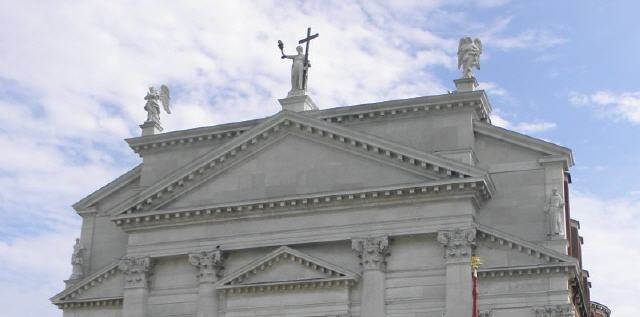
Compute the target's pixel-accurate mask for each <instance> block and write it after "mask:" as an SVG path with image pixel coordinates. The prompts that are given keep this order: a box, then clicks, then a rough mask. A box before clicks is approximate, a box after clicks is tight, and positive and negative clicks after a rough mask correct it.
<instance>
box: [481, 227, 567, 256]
mask: <svg viewBox="0 0 640 317" xmlns="http://www.w3.org/2000/svg"><path fill="white" fill-rule="evenodd" d="M477 228H478V238H479V240H481V241H485V242H488V243H493V244H495V245H499V246H503V247H505V248H508V249H513V250H517V251H520V252H522V253H525V254H527V255H530V256H534V257H537V258H540V259H544V260H545V261H546V262H549V263H571V264H574V265H575V264H577V260H576V259H575V258H573V257H570V256H568V255H565V254H562V253H560V252H557V251H554V250H551V249H548V248H545V247H543V246H541V245H538V244H535V243H531V242H527V241H524V240H522V239H520V238H518V237H515V236H512V235H510V234H508V233H505V232H501V231H499V230H497V229H495V228H491V227H488V226H485V225H481V224H478V225H477Z"/></svg>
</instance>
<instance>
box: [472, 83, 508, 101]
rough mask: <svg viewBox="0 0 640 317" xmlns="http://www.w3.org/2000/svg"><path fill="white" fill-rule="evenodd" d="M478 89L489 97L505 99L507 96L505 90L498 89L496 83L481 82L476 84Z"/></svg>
mask: <svg viewBox="0 0 640 317" xmlns="http://www.w3.org/2000/svg"><path fill="white" fill-rule="evenodd" d="M478 89H484V90H486V91H487V94H489V95H491V96H500V97H505V96H508V95H509V92H507V90H506V89H504V88H502V87H500V86H499V85H498V84H497V83H494V82H489V81H481V82H479V83H478Z"/></svg>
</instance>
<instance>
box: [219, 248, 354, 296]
mask: <svg viewBox="0 0 640 317" xmlns="http://www.w3.org/2000/svg"><path fill="white" fill-rule="evenodd" d="M284 261H290V262H293V263H295V264H296V265H299V266H302V267H305V268H307V269H310V270H314V271H317V272H318V273H320V274H321V275H322V277H318V278H311V279H299V280H284V281H266V282H259V283H254V282H247V280H248V279H250V278H251V277H252V276H254V275H259V274H261V272H263V271H265V270H268V269H269V268H271V267H272V266H275V265H278V264H279V263H282V262H284ZM359 279H360V275H359V274H357V273H354V272H351V271H349V270H347V269H344V268H341V267H339V266H337V265H334V264H331V263H328V262H326V261H324V260H321V259H319V258H316V257H314V256H311V255H309V254H306V253H303V252H300V251H298V250H295V249H292V248H290V247H287V246H283V247H280V248H278V249H276V250H275V251H273V252H271V253H269V254H267V255H266V256H264V257H261V258H259V259H257V260H254V261H252V262H251V263H249V264H247V265H245V266H243V267H242V268H240V269H238V270H237V271H236V272H233V273H231V274H229V275H228V276H226V277H225V278H223V279H221V280H220V281H219V282H218V283H217V284H216V285H217V287H216V288H217V289H218V290H222V291H223V292H229V293H245V292H269V291H292V290H299V289H316V288H327V287H339V286H343V287H349V286H352V285H354V284H355V283H357V281H358V280H359Z"/></svg>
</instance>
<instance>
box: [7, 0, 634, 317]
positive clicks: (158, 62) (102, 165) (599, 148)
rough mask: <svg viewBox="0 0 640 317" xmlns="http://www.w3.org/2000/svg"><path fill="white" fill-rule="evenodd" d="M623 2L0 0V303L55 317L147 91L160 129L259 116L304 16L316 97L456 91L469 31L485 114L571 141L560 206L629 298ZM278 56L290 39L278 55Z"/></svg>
mask: <svg viewBox="0 0 640 317" xmlns="http://www.w3.org/2000/svg"><path fill="white" fill-rule="evenodd" d="M638 10H640V2H636V1H618V0H609V1H595V0H581V1H578V0H567V1H543V0H541V1H509V0H476V1H461V0H447V1H445V0H442V1H440V0H432V1H426V0H422V1H411V0H402V1H391V2H389V1H378V0H367V1H251V2H249V1H119V0H113V1H81V2H80V1H29V0H23V1H10V0H0V148H2V149H4V150H3V151H2V154H1V155H0V306H1V307H3V313H2V315H3V316H7V317H14V316H15V317H17V316H20V317H24V316H27V317H28V316H61V315H62V314H61V311H60V310H58V309H57V308H55V306H53V305H51V304H50V303H49V301H48V298H50V297H51V296H52V295H54V294H56V293H57V292H59V291H60V290H62V288H63V283H62V280H64V279H66V278H68V276H69V274H70V272H71V265H70V256H71V251H72V246H73V243H74V238H75V237H76V236H78V235H79V228H80V222H81V221H80V217H79V216H77V215H76V214H75V212H74V211H73V209H72V208H71V205H72V204H73V203H74V202H76V201H78V200H80V199H81V198H83V197H84V196H86V195H88V194H89V193H91V192H93V191H94V190H96V189H98V188H100V187H101V186H103V185H104V184H106V183H107V182H109V181H111V180H112V179H114V178H115V177H117V176H118V175H120V174H122V173H124V172H125V171H127V170H128V169H130V168H132V167H133V166H135V165H137V164H138V163H139V162H140V158H139V157H138V156H137V155H135V154H134V153H133V151H132V150H131V149H130V148H129V147H128V146H127V145H126V143H125V142H124V141H123V139H125V138H128V137H134V136H138V135H139V134H140V129H139V127H138V125H139V124H141V123H142V122H143V121H144V119H145V118H146V113H145V111H144V110H143V106H144V100H143V98H144V95H145V93H146V90H147V87H148V86H150V85H156V86H158V85H160V84H163V83H166V84H168V85H169V87H170V88H171V91H172V102H173V113H172V114H171V115H166V114H162V122H163V126H164V128H165V131H174V130H180V129H186V128H192V127H198V126H208V125H215V124H220V123H226V122H233V121H240V120H248V119H253V118H261V117H266V116H269V115H272V114H275V113H276V112H277V111H278V110H279V107H280V106H279V105H278V103H277V100H276V99H277V98H282V97H284V96H285V95H286V93H287V91H288V90H289V85H290V83H289V72H290V67H291V65H290V61H282V60H281V59H280V58H279V50H278V48H277V46H276V43H277V40H279V39H280V40H282V41H283V42H284V44H285V50H286V52H287V53H289V52H291V53H292V52H293V51H294V49H295V45H294V44H295V43H296V42H297V40H299V39H300V38H302V37H304V35H305V32H306V28H307V27H308V26H311V27H312V29H313V31H314V32H319V33H320V37H319V38H318V39H315V40H313V42H312V43H311V50H310V59H311V61H312V65H313V67H312V69H311V71H310V74H309V76H310V77H309V89H310V93H309V94H310V95H311V96H312V97H313V99H314V100H315V101H316V103H317V104H318V106H319V107H320V108H331V107H336V106H346V105H352V104H359V103H367V102H376V101H380V100H388V99H399V98H408V97H416V96H424V95H433V94H442V93H446V92H447V91H448V90H454V87H453V82H452V80H453V79H455V78H458V77H459V76H460V72H459V71H458V70H457V69H456V66H457V65H456V57H455V54H456V50H457V42H458V39H459V38H460V37H462V36H473V37H479V38H480V39H481V40H482V42H483V54H482V57H481V60H482V62H481V64H482V68H481V70H479V71H476V77H477V78H478V80H479V81H480V83H481V86H482V88H484V89H485V90H486V91H487V93H488V95H489V98H490V101H491V103H492V105H493V108H494V112H493V114H492V116H491V117H492V120H493V123H494V124H496V125H499V126H502V127H505V128H508V129H511V130H515V131H518V132H521V133H525V134H528V135H532V136H534V137H537V138H541V139H544V140H547V141H550V142H554V143H557V144H560V145H563V146H566V147H569V148H571V149H573V153H574V156H575V159H576V165H575V166H574V167H573V168H572V169H571V174H572V179H573V183H572V185H571V205H572V216H573V217H574V218H576V219H577V220H579V221H580V224H581V234H582V235H583V236H584V242H585V244H584V245H583V259H584V263H585V269H587V270H588V271H589V272H590V275H591V278H590V280H591V282H592V285H593V288H592V289H591V298H592V299H593V300H596V301H599V302H601V303H603V304H605V305H607V306H609V308H611V309H612V311H613V316H615V317H623V316H635V315H637V313H636V312H637V311H639V310H640V304H638V301H637V299H636V298H635V297H636V296H637V294H638V293H640V273H638V270H636V267H635V266H636V265H637V263H640V248H639V247H638V246H637V243H636V241H635V237H636V236H637V233H638V232H640V177H637V175H639V174H640V165H639V164H638V163H637V162H638V159H637V157H638V156H639V155H640V147H639V146H638V145H639V136H640V86H639V85H638V83H639V81H638V79H637V78H638V75H637V70H638V69H640V58H638V55H639V54H638V52H640V41H638V40H637V36H635V35H634V34H633V33H632V32H634V31H635V30H637V29H639V28H640V20H638V19H637V14H636V12H637V11H638ZM291 53H289V54H291Z"/></svg>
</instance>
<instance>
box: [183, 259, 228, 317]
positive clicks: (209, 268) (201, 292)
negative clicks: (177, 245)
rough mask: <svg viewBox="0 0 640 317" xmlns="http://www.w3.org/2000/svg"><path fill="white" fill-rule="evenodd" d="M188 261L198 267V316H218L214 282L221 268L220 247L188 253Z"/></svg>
mask: <svg viewBox="0 0 640 317" xmlns="http://www.w3.org/2000/svg"><path fill="white" fill-rule="evenodd" d="M189 263H191V264H192V265H193V266H195V267H197V268H198V280H199V282H200V284H199V286H198V315H197V316H198V317H216V316H218V294H216V288H215V283H216V282H217V281H218V278H219V277H220V274H221V272H222V269H223V268H224V267H223V266H222V264H223V258H222V251H221V250H220V247H218V248H216V250H214V251H210V252H200V253H192V254H189Z"/></svg>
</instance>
